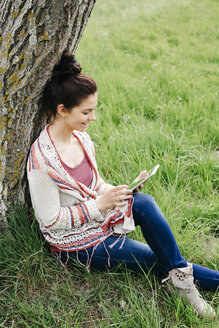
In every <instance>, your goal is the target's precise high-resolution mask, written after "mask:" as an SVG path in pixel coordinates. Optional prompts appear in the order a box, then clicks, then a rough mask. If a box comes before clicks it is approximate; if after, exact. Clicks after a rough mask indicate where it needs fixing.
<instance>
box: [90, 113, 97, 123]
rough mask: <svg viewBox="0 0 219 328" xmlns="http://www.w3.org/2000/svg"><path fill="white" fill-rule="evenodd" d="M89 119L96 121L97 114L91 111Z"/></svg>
mask: <svg viewBox="0 0 219 328" xmlns="http://www.w3.org/2000/svg"><path fill="white" fill-rule="evenodd" d="M89 119H90V121H96V116H95V114H94V112H91V113H90V117H89Z"/></svg>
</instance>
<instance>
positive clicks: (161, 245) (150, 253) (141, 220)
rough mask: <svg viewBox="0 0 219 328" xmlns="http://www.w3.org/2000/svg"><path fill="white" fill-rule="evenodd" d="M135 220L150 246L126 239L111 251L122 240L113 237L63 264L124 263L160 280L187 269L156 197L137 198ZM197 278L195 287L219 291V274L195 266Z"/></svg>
mask: <svg viewBox="0 0 219 328" xmlns="http://www.w3.org/2000/svg"><path fill="white" fill-rule="evenodd" d="M133 217H134V221H135V225H136V226H137V225H139V226H140V227H141V230H142V233H143V235H144V238H145V240H146V242H147V244H145V243H142V242H139V241H136V240H133V239H130V238H127V237H126V239H125V241H124V244H123V246H122V247H121V248H120V246H121V245H122V243H123V240H122V239H120V240H119V241H118V242H117V243H115V245H114V246H113V247H110V246H111V245H112V244H113V243H114V242H115V241H116V240H117V239H118V236H110V237H108V238H107V239H106V240H105V241H104V242H102V243H100V244H99V245H98V247H97V248H96V249H95V248H94V250H93V247H90V248H87V249H86V250H82V251H78V252H61V260H62V262H63V263H64V262H65V261H66V260H70V261H71V260H72V259H76V260H79V261H80V262H81V263H83V264H84V265H86V264H88V262H89V259H91V261H90V266H91V267H92V268H94V269H97V270H104V269H107V268H109V267H110V268H114V267H116V266H117V265H118V264H121V263H123V264H124V265H125V266H126V268H128V269H131V270H133V271H141V270H144V271H145V272H149V271H150V272H153V273H155V274H156V275H159V276H165V275H167V273H168V271H169V270H171V269H173V268H181V267H186V266H187V262H186V260H185V259H184V258H183V257H182V255H181V254H180V250H179V247H178V245H177V243H176V240H175V238H174V236H173V233H172V231H171V229H170V226H169V224H168V222H167V221H166V219H165V217H164V215H163V214H162V212H161V210H160V209H159V207H158V205H157V204H156V202H155V201H154V199H153V197H152V196H149V195H147V194H144V193H136V194H134V203H133ZM193 276H194V281H195V283H196V284H197V285H198V286H199V287H201V288H203V289H205V290H212V291H215V290H216V289H217V288H218V285H219V271H214V270H211V269H208V268H205V267H203V266H200V265H197V264H193Z"/></svg>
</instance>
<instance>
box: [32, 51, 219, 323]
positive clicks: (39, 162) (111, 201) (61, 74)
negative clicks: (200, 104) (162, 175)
mask: <svg viewBox="0 0 219 328" xmlns="http://www.w3.org/2000/svg"><path fill="white" fill-rule="evenodd" d="M96 105H97V86H96V84H95V82H94V81H93V79H92V78H91V77H89V76H87V75H84V74H82V73H81V68H80V66H79V64H78V63H77V62H76V61H75V59H74V57H73V55H72V54H71V53H69V52H64V53H63V55H62V58H61V60H60V62H59V63H58V64H56V65H55V66H54V69H53V74H52V77H51V79H49V80H48V81H47V83H46V85H45V87H44V89H43V92H42V98H41V103H40V111H41V113H42V115H43V116H47V118H48V119H49V122H50V123H49V124H48V125H47V126H46V127H45V128H44V130H43V131H42V132H41V134H40V136H39V137H38V138H37V140H36V141H35V142H34V143H33V145H32V147H31V150H30V155H29V159H28V165H27V174H28V181H29V187H30V194H31V199H32V204H33V208H34V210H35V214H36V218H37V220H38V222H39V226H40V229H41V231H42V234H43V236H44V237H45V239H46V241H47V242H48V244H49V246H50V248H51V250H52V252H53V253H54V254H56V255H57V257H58V258H59V260H60V261H62V263H65V264H67V263H70V262H73V260H78V261H79V262H80V263H82V264H84V265H86V266H87V267H88V268H89V267H92V268H95V269H99V270H104V269H106V268H109V267H110V268H113V267H115V266H116V265H118V264H119V263H124V264H125V265H126V267H127V268H128V269H132V270H135V271H140V270H142V269H143V270H145V271H147V272H148V271H151V272H154V273H155V274H157V275H161V276H165V275H168V278H167V279H165V280H168V281H169V283H170V284H171V285H173V286H175V289H176V290H178V291H179V293H180V295H182V296H184V297H186V298H187V300H188V301H189V302H190V303H191V304H192V305H193V307H194V308H195V310H196V311H197V312H198V314H200V315H202V316H210V317H213V316H215V312H214V310H213V309H212V307H211V306H210V305H209V304H208V303H207V302H205V301H204V300H203V299H202V298H201V296H200V294H199V292H198V290H197V288H196V285H198V286H199V287H200V288H203V289H205V290H212V291H215V290H216V289H217V288H218V283H219V272H218V271H213V270H210V269H208V268H205V267H202V266H199V265H196V264H191V263H187V262H186V260H185V259H184V258H183V257H182V255H181V254H180V251H179V248H178V246H177V243H176V241H175V238H174V236H173V233H172V231H171V229H170V227H169V225H168V223H167V221H166V219H165V218H164V216H163V214H162V212H161V211H160V209H159V207H158V206H157V204H156V202H155V201H154V199H153V198H152V197H151V196H149V195H146V194H144V193H140V192H139V190H140V189H141V188H139V190H138V192H136V193H132V192H131V191H130V190H128V189H127V186H125V185H120V186H116V187H114V186H112V185H110V184H107V183H105V182H104V180H103V179H102V178H101V177H100V175H99V173H98V170H97V164H96V161H95V151H94V147H93V143H92V141H91V139H90V137H89V136H88V134H87V133H86V132H85V131H86V129H87V127H88V126H89V124H90V123H91V122H92V121H95V120H96V117H95V107H96ZM146 174H147V173H146V171H143V172H141V173H140V175H139V177H138V178H137V180H138V179H140V178H141V177H144V176H146ZM141 187H142V185H141ZM137 225H139V226H140V227H141V230H142V232H143V235H144V237H145V240H146V242H147V244H145V243H141V242H138V241H136V240H132V239H130V238H128V237H126V233H127V232H129V231H132V230H134V229H135V226H137Z"/></svg>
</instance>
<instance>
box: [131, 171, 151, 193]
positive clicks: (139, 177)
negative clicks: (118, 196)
mask: <svg viewBox="0 0 219 328" xmlns="http://www.w3.org/2000/svg"><path fill="white" fill-rule="evenodd" d="M147 176H148V173H147V171H146V170H144V171H141V173H140V174H139V176H138V177H137V178H136V179H135V180H134V181H133V182H137V181H138V180H140V179H144V178H146V177H147ZM144 184H145V182H144V183H142V184H141V185H140V186H139V187H138V188H136V189H135V190H134V191H133V192H134V193H135V192H139V191H140V190H141V189H142V188H143V186H144Z"/></svg>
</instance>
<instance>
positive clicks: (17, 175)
mask: <svg viewBox="0 0 219 328" xmlns="http://www.w3.org/2000/svg"><path fill="white" fill-rule="evenodd" d="M94 3H95V0H62V1H60V0H53V1H49V0H1V2H0V17H1V19H0V46H1V51H0V52H1V55H0V60H1V62H0V93H1V94H0V99H1V113H0V140H1V145H0V217H1V219H4V215H5V212H6V206H7V203H8V202H9V203H10V202H11V201H12V200H13V201H15V200H19V202H21V203H24V202H25V201H26V196H25V194H27V192H26V188H27V182H26V160H27V156H28V152H29V148H30V145H31V144H32V142H33V140H34V139H35V138H36V137H37V136H38V134H39V131H40V130H41V129H42V128H43V125H44V124H45V123H44V122H42V120H40V117H38V106H37V103H38V99H39V96H40V92H41V89H42V86H43V85H44V84H45V82H46V80H47V79H48V77H49V76H50V73H51V70H52V67H53V65H54V64H55V63H56V62H57V61H58V60H59V58H60V56H61V54H62V52H63V50H64V49H66V48H67V49H68V50H70V51H72V52H75V50H76V48H77V45H78V42H79V40H80V37H81V35H82V33H83V30H84V28H85V26H86V23H87V21H88V18H89V16H90V13H91V11H92V9H93V6H94Z"/></svg>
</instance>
